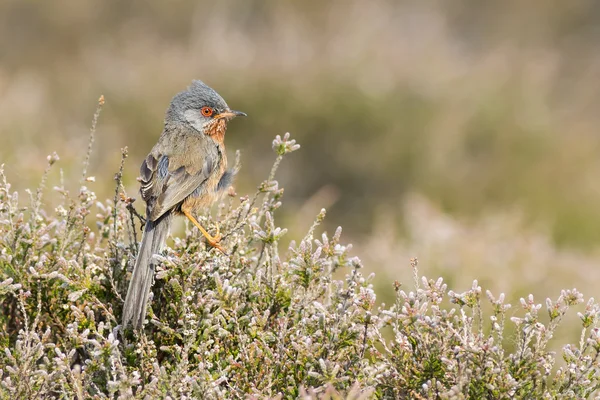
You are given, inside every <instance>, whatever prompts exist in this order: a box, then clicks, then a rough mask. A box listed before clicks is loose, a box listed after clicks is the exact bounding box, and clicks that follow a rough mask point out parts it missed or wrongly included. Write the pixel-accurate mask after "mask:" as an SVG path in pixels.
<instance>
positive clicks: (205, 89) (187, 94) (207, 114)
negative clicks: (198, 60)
mask: <svg viewBox="0 0 600 400" xmlns="http://www.w3.org/2000/svg"><path fill="white" fill-rule="evenodd" d="M237 116H246V114H244V113H243V112H241V111H233V110H231V109H230V108H229V106H228V105H227V103H226V102H225V100H223V98H222V97H221V96H220V95H219V94H218V93H217V92H216V91H215V90H214V89H212V88H211V87H209V86H207V85H206V84H205V83H204V82H202V81H199V80H194V81H192V84H191V85H190V86H189V87H188V88H187V89H186V90H184V91H182V92H179V93H177V94H176V95H175V97H173V100H171V105H170V106H169V108H168V110H167V114H166V117H165V123H166V124H169V123H175V124H181V123H183V124H188V125H190V126H192V127H193V128H194V129H196V130H197V131H199V132H204V131H205V130H206V129H208V128H209V127H210V126H212V125H213V124H214V123H215V122H216V121H218V120H220V119H225V120H230V119H232V118H235V117H237Z"/></svg>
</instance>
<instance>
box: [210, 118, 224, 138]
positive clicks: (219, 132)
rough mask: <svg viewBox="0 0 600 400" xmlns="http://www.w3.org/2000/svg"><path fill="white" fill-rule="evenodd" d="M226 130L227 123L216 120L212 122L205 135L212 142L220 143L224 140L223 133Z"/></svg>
mask: <svg viewBox="0 0 600 400" xmlns="http://www.w3.org/2000/svg"><path fill="white" fill-rule="evenodd" d="M226 130H227V121H225V119H218V120H216V121H214V122H213V123H212V124H211V125H210V126H209V127H208V129H207V130H206V134H207V135H208V136H210V137H211V138H213V140H215V141H217V142H220V143H222V142H223V140H224V139H225V131H226Z"/></svg>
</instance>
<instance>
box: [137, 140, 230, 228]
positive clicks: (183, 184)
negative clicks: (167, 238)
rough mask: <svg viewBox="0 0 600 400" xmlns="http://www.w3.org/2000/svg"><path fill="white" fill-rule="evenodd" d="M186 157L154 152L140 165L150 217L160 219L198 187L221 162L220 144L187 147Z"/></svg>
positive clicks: (142, 184)
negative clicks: (218, 147) (218, 146)
mask: <svg viewBox="0 0 600 400" xmlns="http://www.w3.org/2000/svg"><path fill="white" fill-rule="evenodd" d="M185 151H186V153H187V152H189V153H187V154H185V156H182V155H180V156H179V157H178V156H177V155H173V154H171V155H167V154H164V152H155V151H153V152H152V153H150V154H149V155H148V157H146V159H145V160H144V162H142V166H141V168H140V177H141V179H140V181H141V189H140V192H141V194H142V198H143V199H144V201H145V202H146V204H147V205H148V212H147V214H148V215H147V217H148V218H150V219H151V220H152V221H156V220H157V219H158V218H159V217H160V216H161V215H163V214H164V213H165V212H167V211H168V210H170V209H172V208H173V207H175V206H176V205H178V204H179V203H181V202H182V201H183V200H185V198H186V197H188V196H189V195H190V194H192V193H193V192H194V191H195V190H196V189H198V188H199V187H200V186H201V185H202V184H203V183H204V182H205V181H206V180H207V179H208V177H209V176H210V175H211V173H212V172H213V171H214V169H215V168H216V166H217V164H218V163H219V157H220V153H219V151H218V149H217V147H216V146H202V148H199V149H194V148H188V149H185Z"/></svg>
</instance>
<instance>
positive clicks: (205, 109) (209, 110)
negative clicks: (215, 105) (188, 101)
mask: <svg viewBox="0 0 600 400" xmlns="http://www.w3.org/2000/svg"><path fill="white" fill-rule="evenodd" d="M200 113H201V114H202V115H204V116H205V117H210V116H212V115H213V113H214V110H213V109H212V108H211V107H202V108H201V109H200Z"/></svg>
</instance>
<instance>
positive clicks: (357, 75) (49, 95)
mask: <svg viewBox="0 0 600 400" xmlns="http://www.w3.org/2000/svg"><path fill="white" fill-rule="evenodd" d="M599 21H600V6H599V5H598V4H597V3H596V2H593V1H583V0H576V1H569V2H556V1H550V2H523V1H516V0H515V1H507V2H485V3H483V2H479V3H475V4H474V3H472V2H468V1H466V0H463V1H454V2H444V1H433V2H426V3H425V2H418V1H383V0H376V1H372V2H369V4H368V5H367V4H365V3H364V2H360V1H354V0H352V1H344V0H334V1H330V2H327V3H326V4H323V3H321V2H318V1H316V0H312V1H303V2H293V1H274V0H272V1H248V0H228V1H222V2H221V1H220V2H208V1H199V2H194V1H190V0H178V1H174V2H161V1H158V0H151V1H143V2H142V1H132V2H120V1H116V0H111V1H104V2H101V3H97V2H85V1H83V2H76V1H67V0H59V1H56V2H52V3H39V2H32V1H17V0H4V1H3V2H1V3H0V48H1V49H2V51H1V52H0V136H1V138H2V146H0V162H2V163H6V164H7V167H6V169H7V174H8V175H9V177H10V178H11V180H12V181H13V182H15V183H16V185H17V189H19V188H23V187H32V186H34V185H35V183H36V179H37V177H38V176H39V171H40V170H41V169H42V168H43V163H44V161H45V156H46V155H47V154H49V153H51V152H52V151H55V150H56V151H58V152H59V155H60V156H61V158H62V160H63V162H64V165H67V166H72V167H73V168H67V169H66V170H65V171H64V173H65V177H66V178H69V177H70V176H71V175H72V176H76V175H77V173H78V172H77V171H79V169H78V168H75V167H79V165H80V164H81V160H82V158H83V156H82V154H81V152H82V151H83V149H84V148H85V141H86V140H87V135H86V131H87V128H86V126H87V123H88V121H89V116H90V115H91V113H92V111H93V108H94V106H95V100H96V98H97V97H98V95H99V94H101V93H102V94H104V95H105V97H106V99H107V105H106V112H105V114H104V116H103V123H102V125H101V129H100V130H99V132H98V138H97V140H98V146H99V151H98V152H97V153H96V158H95V159H94V160H92V173H93V174H95V175H98V180H99V183H101V182H105V183H106V184H105V185H104V188H103V189H102V188H101V189H100V190H98V192H99V196H100V197H103V196H106V195H108V193H110V191H111V190H112V184H113V182H112V180H110V179H108V178H107V177H110V176H112V173H113V172H114V171H115V170H116V169H117V165H118V159H119V154H120V153H119V148H120V147H123V146H125V145H127V146H129V149H130V153H131V158H130V164H129V166H128V169H127V171H126V175H125V183H126V184H127V187H128V189H129V190H130V192H131V193H135V191H136V190H137V187H136V186H137V184H136V182H135V177H136V174H137V165H138V163H139V160H141V159H142V157H143V156H144V155H145V154H146V153H147V152H148V151H149V150H150V148H151V146H152V145H153V144H154V142H155V140H156V138H157V137H158V135H159V134H160V130H161V124H162V118H163V114H164V110H165V108H166V106H167V105H168V103H169V101H170V98H171V96H173V95H174V94H175V93H176V92H177V91H179V90H181V89H183V88H184V87H185V86H186V85H188V84H189V82H190V81H191V80H192V79H194V78H199V79H203V80H205V81H206V82H207V83H209V84H210V85H211V86H213V87H215V88H216V89H217V90H218V91H219V92H220V93H221V94H222V95H223V96H224V97H225V99H227V101H228V102H229V104H230V105H231V106H232V107H233V108H236V109H241V110H243V111H246V112H247V113H248V114H249V118H247V119H246V120H240V121H235V122H234V123H232V124H231V127H230V129H229V132H228V138H227V144H228V147H229V149H230V151H233V149H236V148H239V149H241V150H242V152H243V159H242V160H243V169H242V173H241V176H240V178H239V179H238V186H239V189H240V192H244V191H246V190H249V189H250V188H252V187H254V186H255V185H256V183H257V182H259V181H260V177H262V176H264V174H265V172H266V171H267V170H268V168H269V166H268V162H267V161H266V159H265V157H264V150H263V149H264V143H265V141H267V140H269V138H270V137H272V136H273V135H274V134H282V133H284V132H286V131H290V132H292V133H293V134H294V135H295V137H298V139H299V141H300V142H301V143H303V145H304V146H305V148H306V150H307V151H303V152H301V154H300V155H298V156H297V157H294V158H293V160H291V162H290V163H289V165H287V166H286V167H284V170H283V171H282V173H283V179H282V181H283V182H284V184H285V186H286V187H287V191H286V200H287V208H286V210H284V211H285V212H287V213H288V214H287V216H285V217H284V220H285V222H286V224H287V225H289V226H291V228H292V231H293V232H301V231H303V230H304V229H306V218H305V216H306V215H313V214H314V212H316V211H317V210H318V208H320V207H321V206H329V207H328V209H329V210H330V218H329V220H328V223H329V224H330V225H329V226H328V228H329V230H332V229H333V228H334V227H335V226H337V225H341V224H342V221H343V224H344V226H345V227H346V228H347V231H348V232H351V236H354V237H360V236H364V235H368V234H370V233H371V232H372V231H374V228H373V221H374V218H376V217H377V215H378V214H381V213H382V212H385V213H386V218H388V219H390V220H392V221H395V225H396V229H397V230H399V231H402V230H403V229H405V228H404V227H405V225H404V223H405V221H404V219H405V218H404V215H403V213H402V211H401V208H402V207H401V205H402V204H403V202H404V200H405V196H406V195H407V194H410V193H415V192H416V193H420V194H423V195H425V196H426V197H427V198H429V199H430V200H432V201H433V202H434V203H436V204H437V205H439V207H441V208H442V209H443V210H444V211H446V212H448V213H451V214H453V215H457V216H460V217H461V218H467V219H473V220H475V219H477V218H480V217H481V216H482V215H485V214H486V213H488V212H490V210H505V209H522V210H524V214H525V215H526V216H527V223H528V224H529V225H530V226H543V227H549V228H550V231H551V236H552V237H553V239H554V241H555V243H557V244H559V245H568V246H573V247H576V248H580V249H587V250H589V249H592V248H593V247H594V246H595V243H597V242H598V240H600V229H597V226H599V225H600V211H599V210H600V209H599V208H598V207H597V204H598V201H599V200H600V190H599V189H598V184H597V182H598V179H596V178H595V177H596V176H598V174H599V173H600V162H599V160H598V156H597V154H598V150H599V148H600V138H599V137H598V132H597V126H598V122H599V121H598V118H599V116H598V113H597V109H598V106H599V105H600V91H599V90H598V89H599V87H598V86H599V85H600V83H599V82H600V81H599V80H598V79H597V77H598V76H599V75H598V74H599V73H600V62H599V61H600V53H599V52H598V51H597V50H598V48H597V47H598V43H599V41H598V38H599V36H600V33H599V30H598V26H600V24H598V22H599ZM66 181H67V182H69V181H72V180H70V179H66ZM315 196H316V197H315ZM317 203H318V204H319V205H317ZM323 203H325V204H323ZM383 210H385V211H383Z"/></svg>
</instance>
